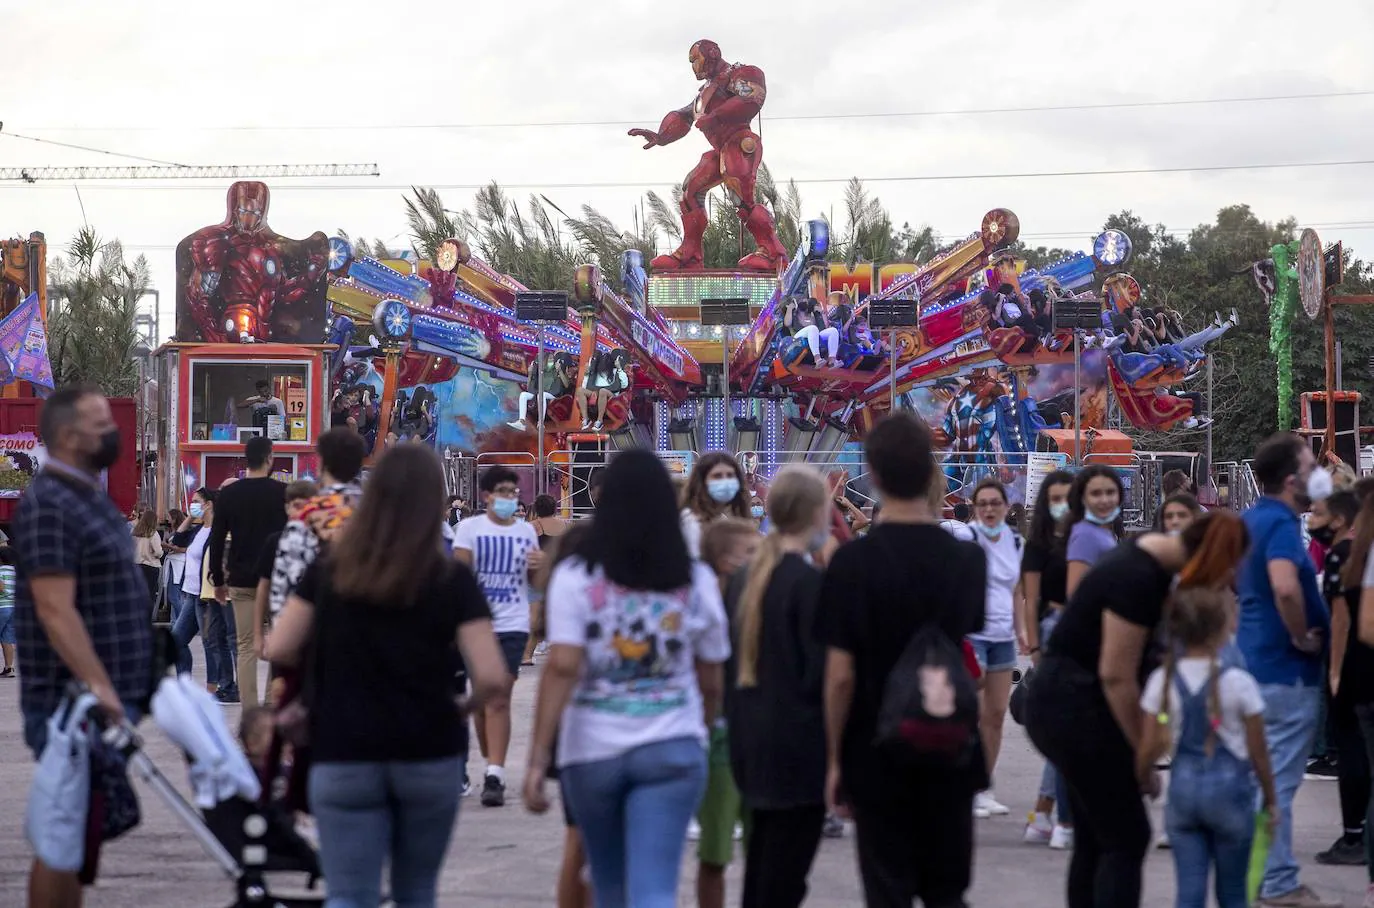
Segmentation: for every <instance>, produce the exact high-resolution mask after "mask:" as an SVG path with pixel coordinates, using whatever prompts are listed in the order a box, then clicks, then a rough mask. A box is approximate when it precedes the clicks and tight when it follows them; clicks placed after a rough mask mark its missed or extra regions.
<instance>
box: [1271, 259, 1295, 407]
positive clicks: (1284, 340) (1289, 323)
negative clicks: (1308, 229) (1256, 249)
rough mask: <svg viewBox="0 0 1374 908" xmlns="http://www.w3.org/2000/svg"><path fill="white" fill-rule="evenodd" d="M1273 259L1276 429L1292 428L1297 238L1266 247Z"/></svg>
mask: <svg viewBox="0 0 1374 908" xmlns="http://www.w3.org/2000/svg"><path fill="white" fill-rule="evenodd" d="M1269 254H1270V255H1271V256H1272V257H1273V259H1274V298H1273V300H1272V301H1271V302H1270V304H1269V354H1270V355H1271V356H1273V357H1274V362H1275V363H1276V364H1277V366H1278V401H1279V411H1278V418H1279V431H1280V432H1287V431H1288V430H1289V429H1291V428H1292V427H1293V316H1294V315H1296V314H1297V311H1298V269H1297V268H1296V267H1294V264H1293V263H1294V262H1296V261H1297V259H1298V241H1297V240H1294V241H1293V242H1291V243H1280V244H1278V245H1276V246H1274V247H1273V248H1272V249H1270V250H1269Z"/></svg>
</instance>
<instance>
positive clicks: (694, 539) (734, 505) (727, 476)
mask: <svg viewBox="0 0 1374 908" xmlns="http://www.w3.org/2000/svg"><path fill="white" fill-rule="evenodd" d="M721 517H739V518H742V519H748V517H749V489H748V488H746V487H745V483H744V471H743V470H741V469H740V466H739V461H737V460H735V458H734V457H733V456H732V455H730V454H727V453H725V452H724V451H712V452H710V453H709V454H703V455H702V457H701V459H700V460H698V461H697V462H696V465H695V466H693V467H692V472H691V475H689V476H688V477H687V487H686V488H685V489H683V492H682V514H681V517H680V520H681V526H682V536H683V538H684V539H685V540H686V541H687V551H688V553H689V554H691V556H692V557H693V558H700V557H701V531H702V528H703V527H704V526H705V525H706V524H708V523H710V522H711V521H713V520H716V519H718V518H721Z"/></svg>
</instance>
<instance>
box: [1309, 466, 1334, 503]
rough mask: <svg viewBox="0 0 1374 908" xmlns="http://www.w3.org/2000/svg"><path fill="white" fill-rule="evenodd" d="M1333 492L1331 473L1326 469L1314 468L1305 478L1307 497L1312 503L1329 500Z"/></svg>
mask: <svg viewBox="0 0 1374 908" xmlns="http://www.w3.org/2000/svg"><path fill="white" fill-rule="evenodd" d="M1334 491H1335V483H1334V482H1333V481H1332V479H1331V471H1330V470H1328V469H1327V468H1326V467H1314V468H1313V469H1312V472H1311V473H1309V474H1308V476H1307V497H1308V498H1310V499H1312V500H1313V501H1322V500H1323V499H1326V498H1330V497H1331V493H1332V492H1334Z"/></svg>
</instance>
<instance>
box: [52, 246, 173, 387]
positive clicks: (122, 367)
mask: <svg viewBox="0 0 1374 908" xmlns="http://www.w3.org/2000/svg"><path fill="white" fill-rule="evenodd" d="M51 283H52V286H53V291H54V292H53V302H54V303H56V305H53V306H52V307H51V311H50V312H49V314H48V355H49V358H50V359H51V362H52V372H53V380H54V382H55V383H56V384H57V386H58V387H61V386H62V385H67V384H74V383H90V384H93V385H96V386H97V387H99V388H100V389H101V390H102V391H104V393H105V394H107V395H109V396H111V397H130V396H132V395H133V394H135V393H137V391H138V365H137V363H136V362H135V361H134V358H133V350H134V345H135V344H136V343H137V342H138V332H137V330H136V329H135V327H134V319H135V316H136V315H137V312H138V301H139V300H140V299H141V298H143V296H145V295H146V294H147V291H148V289H149V287H151V286H152V278H151V276H150V274H149V271H148V260H147V259H146V258H144V257H143V256H141V255H140V256H139V257H138V258H136V259H134V261H133V263H132V264H128V263H126V262H125V261H124V247H123V246H121V245H120V243H119V241H118V240H113V241H111V242H108V243H105V242H102V241H101V239H100V237H99V236H98V235H97V234H96V232H95V230H94V229H93V228H91V227H89V226H87V227H83V228H81V230H79V231H78V232H77V234H76V236H75V237H73V238H72V241H71V242H70V243H68V244H67V255H66V257H65V258H56V259H54V260H53V262H52V267H51Z"/></svg>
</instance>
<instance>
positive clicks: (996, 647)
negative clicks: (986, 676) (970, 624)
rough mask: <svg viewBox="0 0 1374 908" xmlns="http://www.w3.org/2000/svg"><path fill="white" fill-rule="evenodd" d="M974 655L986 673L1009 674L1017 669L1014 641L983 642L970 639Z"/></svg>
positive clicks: (975, 638)
mask: <svg viewBox="0 0 1374 908" xmlns="http://www.w3.org/2000/svg"><path fill="white" fill-rule="evenodd" d="M968 642H969V643H971V644H973V654H974V656H976V657H977V658H978V665H979V666H980V667H981V668H982V669H983V671H984V672H1009V671H1011V670H1012V669H1013V668H1015V667H1016V643H1015V641H1013V640H983V639H981V638H979V637H969V638H968Z"/></svg>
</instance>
